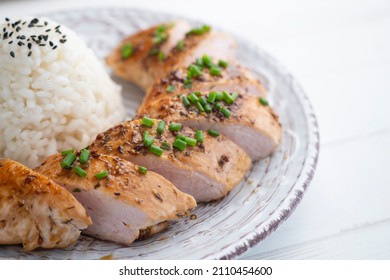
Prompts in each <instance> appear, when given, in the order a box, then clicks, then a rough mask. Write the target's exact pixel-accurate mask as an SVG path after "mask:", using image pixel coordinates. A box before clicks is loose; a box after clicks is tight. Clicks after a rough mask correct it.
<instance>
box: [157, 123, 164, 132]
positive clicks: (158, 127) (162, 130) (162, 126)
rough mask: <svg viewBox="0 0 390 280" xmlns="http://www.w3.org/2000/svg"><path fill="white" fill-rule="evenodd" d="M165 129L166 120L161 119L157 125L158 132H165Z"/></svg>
mask: <svg viewBox="0 0 390 280" xmlns="http://www.w3.org/2000/svg"><path fill="white" fill-rule="evenodd" d="M164 129H165V122H164V121H159V122H158V125H157V130H156V131H157V133H158V134H163V133H164Z"/></svg>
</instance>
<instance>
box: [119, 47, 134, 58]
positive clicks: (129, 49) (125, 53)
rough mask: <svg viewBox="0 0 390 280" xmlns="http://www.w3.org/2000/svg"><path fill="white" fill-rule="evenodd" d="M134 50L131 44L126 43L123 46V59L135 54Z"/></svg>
mask: <svg viewBox="0 0 390 280" xmlns="http://www.w3.org/2000/svg"><path fill="white" fill-rule="evenodd" d="M133 51H134V48H133V45H132V44H131V43H126V44H124V45H123V46H122V59H127V58H129V57H130V56H131V55H132V54H133Z"/></svg>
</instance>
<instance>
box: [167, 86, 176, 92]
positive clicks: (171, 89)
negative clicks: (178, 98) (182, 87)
mask: <svg viewBox="0 0 390 280" xmlns="http://www.w3.org/2000/svg"><path fill="white" fill-rule="evenodd" d="M175 88H176V87H175V86H174V85H169V86H167V92H169V93H171V92H173V91H174V90H175Z"/></svg>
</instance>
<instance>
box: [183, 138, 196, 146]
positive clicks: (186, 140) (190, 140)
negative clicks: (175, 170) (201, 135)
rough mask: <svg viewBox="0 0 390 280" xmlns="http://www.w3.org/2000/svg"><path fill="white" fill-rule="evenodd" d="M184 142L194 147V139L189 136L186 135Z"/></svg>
mask: <svg viewBox="0 0 390 280" xmlns="http://www.w3.org/2000/svg"><path fill="white" fill-rule="evenodd" d="M185 142H186V143H187V145H189V146H191V147H194V146H195V145H196V139H194V138H191V137H186V138H185Z"/></svg>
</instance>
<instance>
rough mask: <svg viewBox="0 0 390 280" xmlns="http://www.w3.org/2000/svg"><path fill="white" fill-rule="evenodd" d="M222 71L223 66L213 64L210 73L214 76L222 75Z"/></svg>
mask: <svg viewBox="0 0 390 280" xmlns="http://www.w3.org/2000/svg"><path fill="white" fill-rule="evenodd" d="M221 72H222V70H221V68H219V67H218V66H212V67H211V68H210V74H211V75H212V76H220V75H221Z"/></svg>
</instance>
